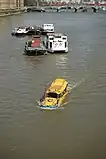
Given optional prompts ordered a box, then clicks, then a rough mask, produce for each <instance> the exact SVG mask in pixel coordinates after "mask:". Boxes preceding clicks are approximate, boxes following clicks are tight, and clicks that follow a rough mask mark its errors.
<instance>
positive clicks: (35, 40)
mask: <svg viewBox="0 0 106 159" xmlns="http://www.w3.org/2000/svg"><path fill="white" fill-rule="evenodd" d="M25 54H26V55H35V56H37V55H46V54H47V49H46V47H45V45H44V43H43V41H42V39H41V37H40V36H39V35H36V36H34V37H32V39H30V40H28V41H27V42H26V44H25Z"/></svg>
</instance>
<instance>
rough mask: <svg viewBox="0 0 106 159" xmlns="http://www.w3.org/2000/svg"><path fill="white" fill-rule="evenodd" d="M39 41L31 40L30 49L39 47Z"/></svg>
mask: <svg viewBox="0 0 106 159" xmlns="http://www.w3.org/2000/svg"><path fill="white" fill-rule="evenodd" d="M40 42H41V41H40V39H33V40H32V47H38V46H40Z"/></svg>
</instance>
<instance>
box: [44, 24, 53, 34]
mask: <svg viewBox="0 0 106 159" xmlns="http://www.w3.org/2000/svg"><path fill="white" fill-rule="evenodd" d="M42 29H43V30H44V32H50V33H53V32H54V25H53V24H43V25H42Z"/></svg>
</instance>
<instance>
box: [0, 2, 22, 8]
mask: <svg viewBox="0 0 106 159" xmlns="http://www.w3.org/2000/svg"><path fill="white" fill-rule="evenodd" d="M22 7H24V0H0V9H16V8H22Z"/></svg>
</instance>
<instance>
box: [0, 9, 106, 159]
mask: <svg viewBox="0 0 106 159" xmlns="http://www.w3.org/2000/svg"><path fill="white" fill-rule="evenodd" d="M43 23H53V24H54V26H55V29H56V31H57V32H62V33H65V34H67V35H68V41H69V53H68V54H59V55H55V54H54V55H51V54H50V55H47V56H42V57H27V56H25V55H23V51H24V46H25V41H26V40H27V39H28V37H24V38H23V37H22V38H16V37H12V36H11V31H12V29H13V28H14V27H16V26H19V25H33V24H35V25H42V24H43ZM57 77H64V78H66V79H67V80H68V81H69V84H70V86H71V88H72V93H71V95H70V102H69V103H68V104H67V105H65V106H64V110H56V111H49V112H48V111H41V110H39V109H38V108H37V107H36V106H37V104H36V100H39V98H40V97H41V96H42V94H43V91H44V88H45V86H46V85H47V84H48V83H49V82H51V81H52V80H54V79H55V78H57ZM54 158H55V159H58V158H61V159H106V13H69V12H65V13H26V14H20V15H15V16H8V17H1V18H0V159H54Z"/></svg>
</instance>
